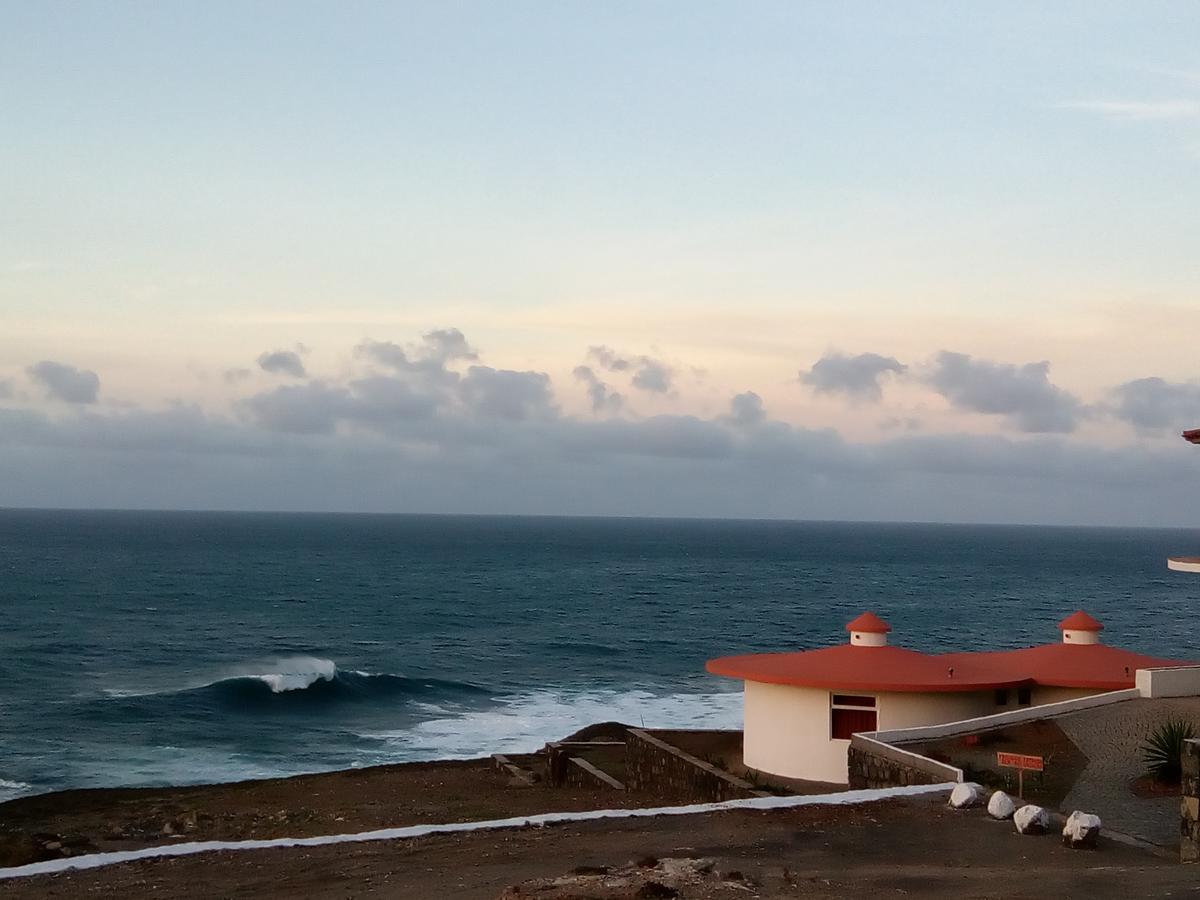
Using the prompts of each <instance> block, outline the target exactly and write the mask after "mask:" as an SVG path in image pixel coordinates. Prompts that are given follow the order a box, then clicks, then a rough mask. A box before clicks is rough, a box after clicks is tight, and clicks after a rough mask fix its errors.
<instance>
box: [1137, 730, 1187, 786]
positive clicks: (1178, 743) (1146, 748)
mask: <svg viewBox="0 0 1200 900" xmlns="http://www.w3.org/2000/svg"><path fill="white" fill-rule="evenodd" d="M1195 736H1196V729H1195V727H1194V726H1193V725H1192V723H1191V722H1186V721H1184V720H1182V719H1168V720H1167V721H1166V722H1163V723H1162V724H1161V725H1159V726H1157V727H1156V728H1155V729H1154V730H1153V731H1151V732H1150V736H1149V737H1148V738H1146V743H1144V744H1142V759H1143V761H1144V762H1145V763H1146V771H1147V772H1148V773H1149V774H1150V775H1151V776H1152V777H1153V778H1154V780H1155V781H1161V782H1167V783H1171V784H1173V783H1175V782H1177V781H1179V779H1180V777H1181V776H1182V775H1183V742H1184V741H1186V740H1188V739H1189V738H1193V737H1195Z"/></svg>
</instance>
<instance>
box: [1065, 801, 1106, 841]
mask: <svg viewBox="0 0 1200 900" xmlns="http://www.w3.org/2000/svg"><path fill="white" fill-rule="evenodd" d="M1062 833H1063V844H1064V845H1065V846H1067V847H1070V848H1071V849H1072V850H1083V849H1087V850H1091V849H1094V848H1095V846H1096V841H1097V840H1098V839H1099V838H1100V817H1099V816H1093V815H1092V814H1090V813H1085V812H1080V811H1079V810H1075V812H1073V813H1071V815H1069V816H1068V817H1067V824H1066V825H1064V826H1063V831H1062Z"/></svg>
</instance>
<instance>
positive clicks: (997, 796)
mask: <svg viewBox="0 0 1200 900" xmlns="http://www.w3.org/2000/svg"><path fill="white" fill-rule="evenodd" d="M1016 810H1017V805H1016V804H1015V803H1013V802H1012V797H1010V796H1008V794H1006V793H1004V791H996V793H994V794H992V798H991V799H990V800H988V815H989V816H991V817H992V818H993V819H1011V818H1012V817H1013V813H1014V812H1016Z"/></svg>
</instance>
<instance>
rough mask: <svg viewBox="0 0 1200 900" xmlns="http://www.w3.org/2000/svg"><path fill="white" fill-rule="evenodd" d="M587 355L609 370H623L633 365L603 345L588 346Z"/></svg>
mask: <svg viewBox="0 0 1200 900" xmlns="http://www.w3.org/2000/svg"><path fill="white" fill-rule="evenodd" d="M588 356H589V357H590V358H591V359H594V360H595V361H596V362H597V363H599V364H600V365H601V367H603V368H605V369H608V371H610V372H624V371H626V370H628V369H630V368H632V366H633V363H631V362H630V361H629V360H627V359H623V358H621V357H619V356H617V354H615V353H614V352H613V351H612V350H610V349H609V348H608V347H605V346H597V347H589V348H588Z"/></svg>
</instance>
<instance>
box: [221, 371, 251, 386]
mask: <svg viewBox="0 0 1200 900" xmlns="http://www.w3.org/2000/svg"><path fill="white" fill-rule="evenodd" d="M251 374H253V373H252V372H251V371H250V370H249V369H226V370H225V371H224V372H223V373H221V378H222V379H224V381H225V383H226V384H237V383H238V382H240V381H245V380H246V379H247V378H249V377H250V376H251Z"/></svg>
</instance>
